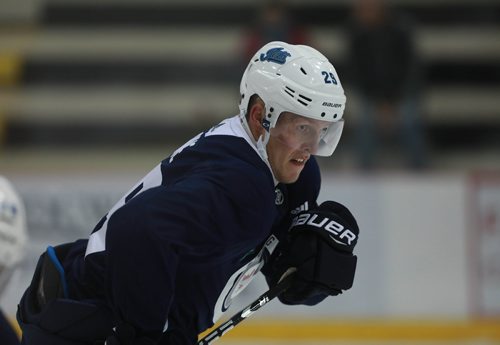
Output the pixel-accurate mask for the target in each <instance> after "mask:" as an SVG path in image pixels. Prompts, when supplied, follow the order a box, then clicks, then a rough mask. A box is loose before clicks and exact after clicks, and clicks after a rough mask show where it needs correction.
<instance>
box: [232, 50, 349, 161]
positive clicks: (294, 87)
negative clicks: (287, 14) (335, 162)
mask: <svg viewBox="0 0 500 345" xmlns="http://www.w3.org/2000/svg"><path fill="white" fill-rule="evenodd" d="M240 93H241V101H240V116H241V117H244V116H246V112H247V109H248V104H249V101H250V98H251V97H252V95H254V94H257V95H258V96H259V97H260V98H261V99H262V100H263V101H264V103H265V106H266V117H265V119H264V121H263V123H262V125H263V126H264V128H265V129H266V130H267V131H269V130H270V129H271V128H273V127H274V126H275V125H276V122H277V121H278V118H279V116H280V115H281V114H282V113H283V112H291V113H294V114H297V115H301V116H304V117H308V118H311V119H316V120H322V121H329V122H331V125H330V126H329V128H328V131H327V132H326V133H325V134H324V135H323V136H322V138H321V140H320V142H319V145H318V151H317V153H316V154H317V155H318V156H330V155H331V154H332V153H333V151H335V148H336V147H337V144H338V142H339V140H340V136H341V134H342V129H343V125H344V122H343V120H342V115H343V113H344V109H345V102H346V97H345V95H344V89H343V88H342V85H341V83H340V80H339V77H338V75H337V72H336V71H335V68H334V67H333V65H332V64H331V63H330V62H329V61H328V59H327V58H326V57H325V56H324V55H323V54H321V53H320V52H318V51H317V50H316V49H313V48H311V47H309V46H305V45H292V44H288V43H285V42H278V41H275V42H270V43H268V44H266V45H265V46H263V47H262V48H261V49H260V50H259V51H258V52H257V53H256V54H255V55H254V56H253V57H252V60H251V61H250V63H249V64H248V66H247V68H246V70H245V72H244V74H243V77H242V79H241V84H240Z"/></svg>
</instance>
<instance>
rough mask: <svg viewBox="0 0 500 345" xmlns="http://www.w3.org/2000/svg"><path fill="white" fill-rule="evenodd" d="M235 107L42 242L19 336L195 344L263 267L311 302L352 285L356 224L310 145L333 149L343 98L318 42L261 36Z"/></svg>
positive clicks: (29, 340)
mask: <svg viewBox="0 0 500 345" xmlns="http://www.w3.org/2000/svg"><path fill="white" fill-rule="evenodd" d="M240 94H241V101H240V105H239V111H240V112H239V114H238V115H235V116H232V117H229V118H227V119H226V120H223V121H222V122H221V123H219V124H217V125H215V126H214V127H212V128H211V129H209V130H207V131H206V132H203V133H200V134H199V135H197V136H195V137H194V138H192V139H191V140H189V141H188V142H186V143H185V144H184V145H183V146H181V147H180V148H179V149H177V150H176V151H175V152H173V153H172V154H171V155H170V156H169V157H167V158H166V159H165V160H163V161H162V162H161V163H160V164H158V165H157V166H156V167H155V168H154V169H153V170H151V172H150V173H148V174H147V175H146V176H145V177H144V178H143V179H142V180H140V181H139V182H138V183H137V184H136V185H134V186H133V187H132V188H131V189H130V191H129V192H127V193H126V194H125V195H124V196H123V197H122V199H120V200H119V201H118V202H117V203H116V204H115V206H113V207H112V209H111V210H110V211H109V212H108V213H107V214H106V215H105V216H104V217H103V218H102V220H101V221H100V222H99V223H98V224H97V225H96V226H95V228H94V230H93V232H92V234H91V235H90V237H89V239H84V240H77V241H76V242H73V243H67V244H62V245H59V246H56V247H49V248H48V249H47V251H46V252H45V253H44V254H43V255H42V256H41V257H40V260H39V262H38V265H37V268H36V269H35V273H34V276H33V280H32V283H31V284H30V286H29V287H28V289H27V290H26V292H25V294H24V296H23V297H22V299H21V301H20V305H19V310H18V314H17V317H18V321H19V323H20V326H21V328H22V331H23V343H24V344H38V345H41V344H44V345H45V344H57V345H76V344H80V345H81V344H89V345H90V344H93V345H95V344H103V343H104V342H105V343H106V344H107V345H118V344H122V345H132V344H133V345H139V344H141V345H146V344H163V345H193V344H196V343H197V338H198V334H200V333H201V332H203V331H205V330H206V329H207V328H209V327H211V326H213V324H214V323H215V322H216V321H217V320H218V319H219V318H220V316H221V315H222V314H223V313H224V312H225V311H226V310H227V309H228V308H229V306H230V305H231V302H232V300H233V299H234V298H235V297H236V296H237V295H238V294H239V293H240V292H241V291H242V290H243V289H244V288H245V287H246V286H248V284H249V283H250V281H251V280H252V279H253V278H254V277H255V275H256V274H257V273H258V272H262V273H263V274H264V275H265V277H266V279H267V282H268V284H269V286H274V285H276V284H277V282H278V281H280V280H281V279H282V278H283V277H284V276H285V275H287V274H288V273H290V272H291V271H294V272H293V273H292V274H293V276H291V279H292V281H291V285H290V287H289V288H288V289H287V290H286V291H285V292H283V293H282V294H281V295H279V296H278V298H279V299H280V300H281V301H282V302H283V303H285V304H288V305H298V304H302V305H311V306H312V305H316V304H318V303H320V302H321V301H323V300H324V299H325V298H327V297H328V296H336V295H339V294H340V293H342V292H343V291H346V290H348V289H350V288H351V286H352V284H353V281H354V274H355V270H356V263H357V257H356V255H354V254H353V249H354V246H355V245H356V243H357V238H358V233H359V229H358V225H357V223H356V220H355V218H354V216H353V215H352V214H351V212H350V211H349V210H348V209H347V208H346V207H345V206H343V205H341V204H340V203H337V202H334V201H325V202H323V203H322V204H321V205H318V202H317V198H318V196H319V192H320V189H321V178H320V171H319V166H318V164H317V162H316V160H315V158H314V155H319V156H330V155H332V154H333V152H334V150H335V148H336V146H337V144H338V142H339V140H340V136H341V133H342V129H343V120H342V116H343V112H344V107H345V101H346V97H345V95H344V90H343V88H342V86H341V83H340V80H339V77H338V75H337V72H336V71H335V68H334V67H333V65H332V64H331V63H330V62H329V61H328V60H327V59H326V57H325V56H324V55H322V54H321V53H320V52H318V51H317V50H315V49H313V48H311V47H308V46H302V45H290V44H287V43H284V42H271V43H269V44H266V45H265V46H263V47H261V48H260V49H259V50H258V51H257V52H256V53H255V54H254V55H253V57H252V59H251V61H250V63H249V64H248V67H247V68H246V69H245V72H244V74H243V77H242V79H241V83H240Z"/></svg>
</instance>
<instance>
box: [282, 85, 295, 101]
mask: <svg viewBox="0 0 500 345" xmlns="http://www.w3.org/2000/svg"><path fill="white" fill-rule="evenodd" d="M284 91H285V92H286V93H287V94H288V95H289V96H290V97H292V98H295V95H294V93H295V90H294V89H292V88H289V87H288V86H285V90H284Z"/></svg>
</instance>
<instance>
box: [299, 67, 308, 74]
mask: <svg viewBox="0 0 500 345" xmlns="http://www.w3.org/2000/svg"><path fill="white" fill-rule="evenodd" d="M300 71H301V72H302V73H304V75H307V72H306V71H305V69H304V68H302V67H301V68H300Z"/></svg>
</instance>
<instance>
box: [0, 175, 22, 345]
mask: <svg viewBox="0 0 500 345" xmlns="http://www.w3.org/2000/svg"><path fill="white" fill-rule="evenodd" d="M26 240H27V233H26V217H25V211H24V206H23V203H22V201H21V198H20V197H19V195H18V194H17V192H16V191H15V190H14V187H13V186H12V184H11V183H10V182H9V181H8V180H7V179H6V178H5V177H3V176H0V294H2V292H3V291H4V290H5V288H6V286H7V284H8V282H9V278H10V277H11V276H12V273H13V272H14V269H15V268H16V266H17V264H18V263H19V262H20V261H21V260H22V258H23V256H24V246H25V243H26ZM0 344H2V345H14V344H19V339H18V337H17V334H16V332H15V330H14V328H13V326H12V324H11V323H10V321H9V320H8V319H7V315H5V314H4V312H3V311H2V310H1V309H0Z"/></svg>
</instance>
